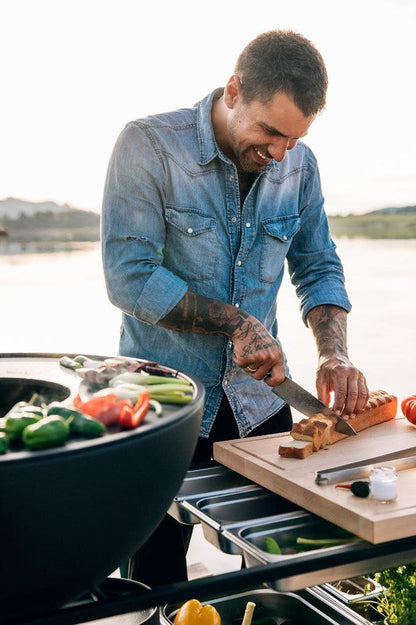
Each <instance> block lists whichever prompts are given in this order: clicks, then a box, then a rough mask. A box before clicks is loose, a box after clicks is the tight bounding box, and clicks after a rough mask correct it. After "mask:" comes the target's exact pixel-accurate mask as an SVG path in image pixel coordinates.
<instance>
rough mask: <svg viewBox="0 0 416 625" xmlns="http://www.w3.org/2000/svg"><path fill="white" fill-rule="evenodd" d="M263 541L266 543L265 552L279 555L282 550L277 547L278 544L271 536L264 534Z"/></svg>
mask: <svg viewBox="0 0 416 625" xmlns="http://www.w3.org/2000/svg"><path fill="white" fill-rule="evenodd" d="M264 542H265V544H266V551H267V553H272V554H273V555H276V556H279V555H281V553H282V550H281V549H280V547H279V544H278V543H277V542H276V541H275V539H274V538H271V537H270V536H266V538H265V539H264Z"/></svg>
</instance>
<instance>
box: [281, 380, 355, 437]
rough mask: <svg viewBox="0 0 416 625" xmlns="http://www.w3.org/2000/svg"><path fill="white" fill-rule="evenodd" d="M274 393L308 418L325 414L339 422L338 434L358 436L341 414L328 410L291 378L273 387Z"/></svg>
mask: <svg viewBox="0 0 416 625" xmlns="http://www.w3.org/2000/svg"><path fill="white" fill-rule="evenodd" d="M272 391H273V393H275V395H277V396H278V397H280V398H281V399H283V401H285V402H286V403H288V404H289V405H290V406H292V407H293V408H295V409H296V410H299V412H301V413H302V414H304V415H306V416H307V417H312V416H313V415H315V414H317V413H320V414H323V415H325V416H326V417H333V418H335V419H336V420H337V422H336V424H335V430H336V431H337V432H340V433H341V434H346V435H347V436H357V432H356V431H355V430H354V428H353V427H352V426H351V425H350V424H349V423H348V421H346V420H345V419H343V418H342V417H340V416H339V414H337V413H336V412H334V411H333V410H331V408H328V406H326V405H325V404H324V403H322V402H321V401H319V399H317V398H316V397H314V396H313V395H312V394H311V393H309V391H307V390H306V389H304V388H302V387H301V386H299V384H296V382H294V381H293V380H291V379H290V378H285V380H284V381H283V382H282V383H281V384H278V385H277V386H273V387H272Z"/></svg>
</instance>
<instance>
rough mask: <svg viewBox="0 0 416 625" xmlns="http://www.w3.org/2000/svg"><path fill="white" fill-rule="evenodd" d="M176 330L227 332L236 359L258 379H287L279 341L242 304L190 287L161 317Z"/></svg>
mask: <svg viewBox="0 0 416 625" xmlns="http://www.w3.org/2000/svg"><path fill="white" fill-rule="evenodd" d="M159 325H161V326H163V327H165V328H169V329H170V330H175V331H177V332H195V333H196V334H224V335H225V336H227V337H228V338H230V339H231V340H232V341H233V343H234V356H233V358H234V361H235V363H236V365H237V366H238V367H241V368H242V369H244V370H245V371H246V373H248V374H249V375H251V376H252V377H253V378H255V379H256V380H262V379H263V378H265V377H266V376H267V378H266V379H265V382H266V383H267V384H269V386H274V385H276V384H280V382H283V380H284V379H285V369H284V357H283V353H282V350H281V348H280V345H279V343H278V342H277V341H276V340H275V339H274V338H273V337H272V336H271V334H269V332H267V330H266V328H265V327H264V326H263V325H262V324H261V323H260V321H258V319H256V318H255V317H253V316H252V315H249V314H248V313H246V312H245V311H244V310H242V309H241V308H237V307H236V306H231V305H230V304H225V303H224V302H219V301H217V300H214V299H210V298H208V297H203V296H202V295H199V294H197V293H195V292H194V291H191V290H190V289H189V290H188V291H187V292H186V293H185V295H184V297H183V298H182V299H181V300H180V301H179V302H178V303H177V305H176V306H175V307H174V308H172V310H171V311H170V312H169V313H168V314H167V315H166V316H165V317H164V318H163V319H161V320H160V321H159Z"/></svg>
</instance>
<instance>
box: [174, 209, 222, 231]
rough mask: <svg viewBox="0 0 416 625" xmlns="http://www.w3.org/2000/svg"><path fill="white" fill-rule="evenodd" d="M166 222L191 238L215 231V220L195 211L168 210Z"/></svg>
mask: <svg viewBox="0 0 416 625" xmlns="http://www.w3.org/2000/svg"><path fill="white" fill-rule="evenodd" d="M165 215H166V221H167V222H168V223H170V224H171V225H172V226H175V227H176V228H178V230H180V231H181V232H183V234H186V235H188V236H190V237H193V236H198V235H199V234H202V233H203V232H208V231H209V230H214V229H215V219H214V218H213V217H208V216H207V215H201V213H199V212H198V213H197V212H196V211H194V210H178V209H176V208H175V209H173V208H169V207H167V208H166V212H165Z"/></svg>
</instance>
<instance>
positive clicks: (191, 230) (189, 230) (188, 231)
mask: <svg viewBox="0 0 416 625" xmlns="http://www.w3.org/2000/svg"><path fill="white" fill-rule="evenodd" d="M193 231H194V229H193V228H188V230H187V231H186V232H187V233H188V234H192V233H193Z"/></svg>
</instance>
